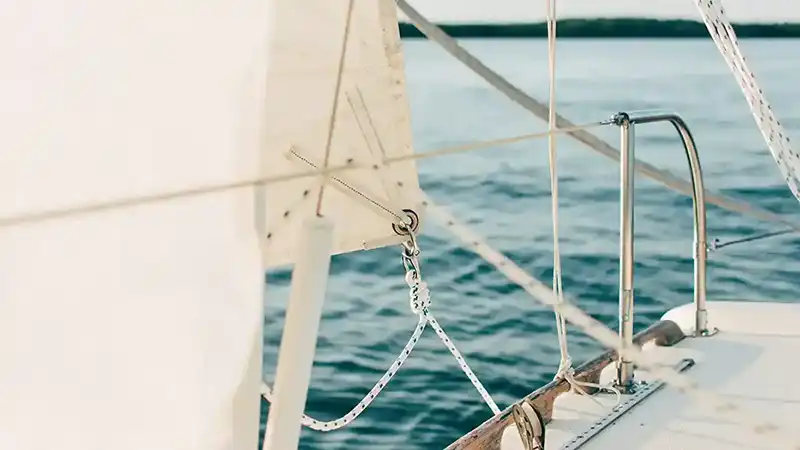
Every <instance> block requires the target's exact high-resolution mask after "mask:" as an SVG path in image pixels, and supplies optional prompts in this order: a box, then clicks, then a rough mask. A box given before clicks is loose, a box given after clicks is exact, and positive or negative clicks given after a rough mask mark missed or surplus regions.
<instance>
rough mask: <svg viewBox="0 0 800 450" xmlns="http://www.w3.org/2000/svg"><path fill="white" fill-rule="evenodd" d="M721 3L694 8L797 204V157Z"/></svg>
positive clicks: (705, 1)
mask: <svg viewBox="0 0 800 450" xmlns="http://www.w3.org/2000/svg"><path fill="white" fill-rule="evenodd" d="M722 3H723V2H722V0H697V6H698V8H699V10H700V14H701V15H702V17H703V21H704V22H705V24H706V27H707V28H708V31H709V33H710V34H711V38H712V39H713V40H714V43H715V44H716V46H717V49H718V50H719V52H720V53H721V54H722V56H723V58H725V62H726V63H727V64H728V68H729V69H730V70H731V73H733V76H734V77H735V78H736V81H737V82H738V83H739V87H740V88H741V89H742V92H743V93H744V96H745V98H746V99H747V103H748V105H749V106H750V111H751V112H752V114H753V118H754V119H755V121H756V124H757V125H758V128H759V130H760V131H761V134H762V136H763V137H764V140H765V141H766V142H767V146H768V147H769V150H770V152H771V153H772V156H773V158H775V161H776V162H777V164H778V168H779V169H780V171H781V174H782V175H783V178H784V180H785V181H786V184H787V185H788V186H789V189H791V191H792V194H794V196H795V198H797V199H798V200H800V154H798V153H797V152H796V151H795V150H794V149H793V148H792V145H791V141H790V139H789V136H788V135H787V134H786V130H784V128H783V126H782V125H781V122H780V121H779V120H778V119H777V118H776V117H775V114H774V113H773V111H772V107H771V106H770V104H769V103H768V102H767V100H766V98H765V97H764V92H763V91H762V90H761V88H760V87H759V85H758V83H757V81H756V77H755V74H754V73H753V71H752V70H750V68H749V67H748V66H747V62H746V60H745V57H744V55H743V54H742V51H741V49H740V48H739V43H738V40H737V38H736V33H735V32H734V30H733V26H731V22H730V21H729V20H728V18H727V16H726V15H725V10H724V8H723V5H722Z"/></svg>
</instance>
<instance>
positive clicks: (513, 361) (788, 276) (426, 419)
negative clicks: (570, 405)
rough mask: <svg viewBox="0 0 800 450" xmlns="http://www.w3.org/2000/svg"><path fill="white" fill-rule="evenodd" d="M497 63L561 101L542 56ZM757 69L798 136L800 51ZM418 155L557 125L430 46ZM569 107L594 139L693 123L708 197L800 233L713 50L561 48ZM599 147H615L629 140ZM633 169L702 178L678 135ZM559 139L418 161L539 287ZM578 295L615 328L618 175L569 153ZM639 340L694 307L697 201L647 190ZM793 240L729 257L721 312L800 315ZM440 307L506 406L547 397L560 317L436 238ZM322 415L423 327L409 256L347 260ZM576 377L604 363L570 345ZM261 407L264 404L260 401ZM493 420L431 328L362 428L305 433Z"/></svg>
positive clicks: (278, 325)
mask: <svg viewBox="0 0 800 450" xmlns="http://www.w3.org/2000/svg"><path fill="white" fill-rule="evenodd" d="M466 46H467V48H468V49H470V50H472V51H474V52H475V53H476V54H477V55H478V56H480V57H481V58H483V59H484V60H485V61H486V62H487V63H488V65H489V66H491V67H493V68H495V69H496V70H498V71H499V72H500V73H501V74H503V75H505V76H507V77H508V78H509V79H510V80H512V81H513V82H514V83H517V84H518V85H520V86H522V87H524V89H525V90H527V91H528V92H529V93H531V94H532V95H533V96H535V97H537V98H539V99H546V98H547V90H548V87H547V51H546V43H545V41H543V40H531V41H525V40H515V41H503V40H491V41H480V40H473V41H467V42H466ZM743 47H744V51H745V52H746V53H747V54H748V55H749V62H750V64H751V66H752V68H753V69H754V70H755V72H756V74H757V76H758V77H759V80H760V83H761V84H762V87H763V89H764V91H765V93H766V95H767V97H768V99H769V100H770V101H771V102H772V104H773V108H774V110H775V111H776V114H777V116H778V118H779V119H780V120H781V121H782V123H783V124H784V125H785V126H786V127H787V128H788V129H789V131H790V133H791V132H792V131H794V135H795V136H797V131H798V128H800V101H798V99H800V88H799V87H798V84H797V73H798V71H800V42H797V41H792V40H781V41H770V40H748V41H744V43H743ZM404 48H405V52H406V66H407V70H406V72H407V79H408V89H409V97H410V102H411V107H412V112H413V116H412V117H413V129H414V138H415V142H416V148H417V151H420V152H424V151H426V150H430V149H435V148H439V147H443V146H449V145H454V144H460V143H466V142H470V141H473V140H477V139H493V138H500V137H506V136H511V135H516V134H524V133H531V132H535V131H542V130H544V129H545V128H546V124H545V123H544V122H542V121H541V120H539V119H537V118H535V117H533V116H531V115H530V114H529V113H527V112H526V111H524V110H522V109H521V108H520V107H518V106H516V105H515V104H513V103H510V102H509V101H507V100H506V99H505V98H504V97H503V96H502V95H500V94H498V93H496V92H494V91H493V90H492V89H491V88H489V87H488V86H487V85H486V84H485V83H484V82H483V81H482V80H480V79H479V78H478V77H477V76H475V75H472V74H471V73H470V72H468V71H467V70H466V69H465V68H463V67H462V66H460V65H459V63H458V62H456V61H454V60H452V59H451V58H449V57H448V55H446V54H445V53H444V52H443V51H441V50H440V49H439V48H438V47H436V46H435V45H434V44H432V43H430V42H424V41H413V42H406V43H405V44H404ZM558 74H559V75H558V78H559V80H558V93H557V98H558V109H559V111H560V112H561V113H562V114H564V115H565V116H566V117H568V118H570V119H571V120H573V121H575V122H577V123H582V122H589V121H594V120H600V119H604V118H607V117H608V116H609V115H610V114H612V113H614V112H617V111H621V110H629V111H630V110H645V109H667V110H674V111H676V112H678V113H680V114H682V115H683V116H684V118H685V119H686V120H687V122H688V123H689V125H690V126H691V127H692V130H693V132H694V135H695V138H696V140H697V142H698V146H699V149H700V152H701V160H702V164H703V169H704V171H705V176H706V182H707V186H708V188H709V189H711V190H714V191H720V192H723V193H725V194H728V195H731V196H735V197H738V198H741V199H744V200H747V201H749V202H752V203H754V204H757V205H759V206H761V207H763V208H766V209H770V210H772V211H775V212H780V213H785V214H788V215H792V216H793V217H797V213H798V212H800V207H798V204H797V201H796V200H794V198H793V197H792V196H791V194H790V193H789V190H788V188H787V187H786V186H785V185H784V184H783V182H782V178H781V177H780V174H779V172H778V169H777V166H776V165H775V163H774V161H773V160H772V158H771V157H770V155H769V153H768V151H767V149H766V146H765V145H764V143H763V141H762V138H761V136H760V134H759V132H758V130H757V128H756V126H755V123H754V121H753V119H752V117H751V116H750V113H749V110H748V108H747V103H746V102H745V100H744V97H743V96H742V94H741V92H740V91H739V89H738V86H737V84H736V82H735V81H734V79H733V77H732V76H731V75H730V73H729V72H728V70H727V67H726V66H725V64H724V62H723V60H722V58H721V57H720V56H719V55H718V54H717V51H716V49H715V48H714V46H713V44H712V43H711V41H710V40H684V41H669V40H571V41H570V40H565V41H562V42H561V43H560V44H559V46H558ZM598 133H599V134H600V135H601V136H602V137H603V138H605V139H606V140H608V141H609V142H611V143H614V144H615V146H616V142H617V131H616V129H613V128H609V129H601V130H599V131H598ZM637 144H638V146H637V153H638V154H637V156H638V157H639V158H641V159H643V160H645V161H648V162H650V163H653V164H655V165H657V166H659V167H662V168H666V169H669V170H672V171H673V172H675V173H678V174H681V175H682V176H684V177H685V178H688V169H687V163H686V160H685V157H684V155H683V151H682V148H681V147H680V144H679V142H678V141H677V140H676V137H675V134H674V131H673V130H672V129H671V128H670V127H669V126H668V125H663V124H656V125H648V126H646V127H640V128H639V129H638V130H637ZM546 145H547V144H546V141H544V140H539V141H529V142H524V143H520V144H516V145H512V146H508V147H503V148H497V149H491V150H483V151H478V152H471V153H466V154H460V155H457V156H449V157H444V158H439V159H434V160H425V161H422V162H421V163H420V165H419V166H420V181H421V184H422V186H423V188H424V189H425V190H426V191H427V192H428V193H429V194H430V195H431V196H432V197H433V198H434V199H435V200H436V201H438V202H439V203H441V204H446V205H448V206H449V207H450V209H451V211H453V212H455V213H456V214H457V216H458V217H459V218H460V219H461V220H463V221H466V222H467V223H468V224H469V225H470V226H471V227H473V228H474V229H475V230H477V231H478V232H480V233H481V234H483V235H484V236H487V237H488V238H489V240H490V242H491V243H492V244H493V245H494V246H495V247H496V248H498V249H499V250H501V251H503V252H505V253H506V254H507V255H509V256H510V257H511V258H512V259H513V260H515V261H516V262H517V263H518V264H520V265H521V266H522V267H523V268H524V269H526V270H527V271H528V272H529V273H531V274H532V275H534V276H536V277H538V278H539V279H540V280H544V281H546V282H547V281H548V280H550V279H551V277H552V272H551V267H552V256H553V255H552V231H551V222H550V221H551V216H550V196H549V179H548V169H547V167H548V166H547V149H546ZM559 145H560V147H559V148H560V150H559V172H560V175H561V176H560V179H561V181H560V200H561V202H560V221H561V252H562V264H563V272H564V288H565V291H566V293H567V295H569V296H570V297H571V298H573V299H575V301H576V302H577V304H578V305H579V306H580V307H581V308H583V309H584V310H585V311H587V312H588V313H590V314H591V315H592V316H594V317H595V318H597V319H599V320H601V321H603V322H604V323H606V324H607V325H609V326H611V327H616V321H617V316H616V313H617V304H616V303H617V293H616V289H617V280H618V270H617V252H618V242H617V240H618V231H617V230H618V223H619V219H618V189H617V183H618V172H617V167H616V165H615V163H613V162H612V161H611V160H609V159H606V158H605V157H603V156H600V155H598V154H596V153H594V152H592V151H591V150H589V149H587V148H585V147H583V146H582V144H579V143H577V142H575V141H572V140H570V139H569V138H561V139H560V140H559ZM635 214H636V217H635V220H636V294H637V295H636V322H635V323H636V329H637V330H639V329H642V328H643V327H645V326H646V325H647V324H649V323H651V322H652V321H654V320H657V319H658V318H659V317H660V315H661V314H662V313H664V312H665V311H666V310H667V309H669V308H671V307H674V306H677V305H680V304H683V303H687V302H690V301H691V291H692V260H691V243H692V219H691V200H690V199H689V198H687V197H683V196H681V195H679V194H676V193H673V192H671V191H669V190H667V189H666V188H664V187H662V186H661V185H658V184H655V183H654V182H651V181H649V180H647V179H644V178H641V177H640V178H637V186H636V211H635ZM708 223H709V235H710V237H711V238H720V239H721V240H723V241H725V240H729V239H735V238H741V237H745V236H748V235H752V234H755V233H759V232H765V231H770V230H773V229H777V228H779V227H777V226H775V225H772V224H767V223H761V222H758V221H755V220H753V219H750V218H747V217H742V216H740V215H737V214H734V213H728V212H725V211H722V210H720V209H718V208H716V207H713V206H711V207H709V211H708ZM798 243H800V240H798V239H797V238H795V237H782V238H774V239H770V240H764V241H759V242H754V243H748V244H742V245H741V246H733V247H730V248H726V249H725V250H723V251H721V252H719V253H715V254H713V256H712V260H711V262H710V266H709V282H708V291H709V297H710V298H711V299H734V298H735V299H740V298H746V299H750V300H756V301H757V300H766V299H779V300H782V301H795V299H797V298H798V297H797V295H796V291H797V280H798V278H797V271H796V269H795V268H796V265H795V259H794V258H793V256H794V252H795V251H796V249H797V246H798ZM421 248H422V250H423V255H424V260H423V268H424V271H425V274H426V276H427V279H428V283H429V285H430V288H431V292H432V298H433V306H432V310H433V312H434V313H435V314H436V315H437V318H438V319H439V321H440V322H441V323H442V325H443V326H444V328H445V330H446V331H447V332H448V333H449V334H450V335H451V337H452V338H453V339H454V341H455V342H456V344H457V346H458V347H459V349H460V350H461V351H462V352H463V353H464V354H465V356H466V358H467V360H468V361H469V363H470V364H471V366H472V368H473V369H474V370H475V372H476V373H477V375H478V376H479V378H480V379H481V380H482V381H483V383H484V384H485V385H486V387H487V389H488V390H489V392H490V393H491V394H492V395H493V397H494V399H495V401H497V402H498V404H499V405H500V407H501V408H502V407H505V406H506V405H508V404H509V403H511V402H513V401H515V400H516V399H518V398H519V397H521V396H524V395H525V394H527V393H529V392H530V391H532V390H533V389H535V388H537V387H539V386H540V385H542V384H544V383H546V382H547V381H549V380H550V379H551V378H552V376H553V374H554V372H555V370H556V368H557V364H558V360H559V351H558V344H557V341H556V335H555V324H554V320H553V315H552V313H551V312H550V311H548V310H546V309H545V308H543V307H541V306H539V304H537V302H536V301H534V300H533V299H531V298H529V297H527V296H526V295H525V294H524V293H523V292H521V290H520V289H519V288H517V287H516V286H513V285H511V284H509V283H508V282H507V281H506V279H505V278H504V277H503V276H502V275H500V274H499V273H497V272H496V271H495V270H494V269H493V268H492V267H491V266H489V265H488V264H486V263H484V262H483V261H482V260H481V259H480V258H478V257H477V256H475V255H474V254H472V253H470V252H469V251H466V250H464V249H463V248H462V246H461V245H460V243H459V242H458V241H457V240H456V239H454V238H453V237H451V236H449V235H448V234H447V233H446V232H444V231H443V230H442V229H441V228H439V227H437V226H436V225H435V224H434V223H430V224H429V226H428V227H427V228H426V230H425V235H424V237H423V238H422V240H421ZM331 270H332V273H331V280H330V287H329V291H328V297H327V301H326V304H325V312H324V316H323V319H322V326H321V331H320V339H319V345H318V347H317V355H316V361H315V365H314V371H313V377H312V382H311V389H310V393H309V399H308V404H307V413H309V414H311V415H313V416H315V417H317V418H319V419H323V420H331V419H333V418H337V417H339V416H341V415H343V414H345V413H346V412H348V411H349V410H350V408H351V407H353V406H354V405H355V404H356V402H358V401H359V400H360V399H361V398H362V396H363V395H364V394H365V393H366V392H367V391H368V389H369V388H370V387H371V386H372V384H373V383H374V382H375V381H377V379H378V378H379V377H380V376H381V375H382V374H383V371H384V370H386V368H387V367H388V366H389V365H390V364H391V362H392V361H393V360H394V358H395V357H396V355H397V353H398V352H399V351H400V349H401V348H402V346H403V345H404V343H405V341H406V340H407V339H408V337H409V335H410V333H411V331H412V329H413V327H414V324H415V323H416V318H415V317H414V316H413V315H412V314H411V313H410V311H409V309H408V300H407V292H406V290H405V289H404V283H403V279H402V275H403V270H402V266H401V264H400V259H399V254H398V249H396V248H388V249H382V250H377V251H371V252H366V253H360V254H351V255H344V256H339V257H335V258H334V260H333V266H332V269H331ZM288 279H289V277H288V274H286V273H277V274H273V275H272V276H271V277H269V281H270V282H271V283H272V284H271V285H270V286H269V288H268V289H269V290H268V302H267V305H266V308H267V310H266V330H267V331H266V335H265V355H264V356H265V360H264V361H265V367H264V371H265V377H266V379H267V380H273V375H274V369H275V360H276V355H277V348H278V343H279V341H280V333H281V330H282V320H283V315H284V313H285V305H286V294H287V287H286V285H287V283H288ZM569 344H570V350H571V353H572V355H573V357H574V359H575V360H576V362H578V363H579V362H582V361H584V360H586V359H588V358H589V357H591V356H592V355H593V354H594V353H595V352H597V351H598V350H599V349H600V347H599V346H598V345H597V344H595V343H594V342H593V341H592V340H591V339H590V338H588V337H586V336H584V335H582V334H581V333H580V332H578V331H576V330H574V329H570V336H569ZM264 410H266V406H265V405H264ZM489 416H490V411H489V409H488V408H487V407H486V406H485V405H484V404H483V403H482V402H481V399H480V397H479V396H478V394H477V392H476V391H475V390H474V388H473V387H472V386H471V385H470V383H469V381H468V380H467V378H466V377H465V376H464V374H463V373H461V371H460V370H459V368H458V365H457V364H456V362H455V360H454V359H453V358H452V356H451V355H450V354H449V353H448V351H447V349H446V348H445V346H444V345H443V344H442V343H441V342H440V341H439V340H438V338H437V337H436V336H435V335H434V334H433V332H432V331H431V330H428V331H427V332H426V334H425V335H424V336H423V339H422V340H421V341H420V343H419V345H418V347H417V349H416V350H415V352H414V353H413V354H412V356H411V358H410V359H409V361H408V363H407V364H406V365H405V366H404V367H403V368H402V369H401V370H400V372H399V373H398V375H397V377H396V378H395V379H394V380H393V381H392V383H391V384H390V385H389V387H388V388H387V389H386V390H385V391H384V392H383V394H382V395H381V396H380V397H379V398H378V399H377V400H376V401H375V402H374V403H373V404H372V406H371V407H370V408H369V409H368V410H367V411H366V412H365V413H364V414H363V415H362V416H361V417H360V418H359V419H357V420H356V421H355V422H354V423H353V424H351V425H350V426H349V427H347V428H345V429H342V430H339V431H334V432H331V433H318V432H313V431H309V430H304V431H303V435H302V443H301V448H304V449H435V448H443V447H444V446H446V445H448V444H449V443H451V442H452V441H454V440H455V439H457V438H459V437H460V436H461V435H463V434H464V433H466V432H468V431H469V430H471V429H472V428H474V427H475V426H477V425H478V424H480V423H481V422H483V421H484V420H485V419H487V418H488V417H489Z"/></svg>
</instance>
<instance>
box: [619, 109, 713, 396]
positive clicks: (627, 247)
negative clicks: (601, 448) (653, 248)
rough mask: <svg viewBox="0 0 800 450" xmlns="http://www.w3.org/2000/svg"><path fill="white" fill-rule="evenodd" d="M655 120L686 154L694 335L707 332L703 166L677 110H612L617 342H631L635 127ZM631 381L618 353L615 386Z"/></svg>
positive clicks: (629, 365)
mask: <svg viewBox="0 0 800 450" xmlns="http://www.w3.org/2000/svg"><path fill="white" fill-rule="evenodd" d="M655 122H669V123H671V124H672V125H673V126H674V127H675V130H676V131H677V132H678V134H679V136H680V138H681V141H682V142H683V148H684V150H685V153H686V158H687V159H688V161H689V170H690V172H691V182H692V204H693V209H694V248H693V257H694V305H695V329H694V333H693V334H694V335H695V336H705V335H707V334H708V312H707V309H706V260H707V256H708V254H707V253H708V246H707V242H706V239H707V238H706V236H707V232H706V204H705V188H704V186H703V170H702V168H701V167H700V157H699V155H698V153H697V145H695V142H694V138H693V137H692V133H691V131H689V127H688V126H687V125H686V122H685V121H684V120H683V119H682V118H681V117H680V116H679V115H677V114H650V115H632V114H628V113H625V112H620V113H618V114H615V115H614V116H613V117H612V118H611V120H609V121H608V123H609V124H611V125H616V126H618V127H619V129H620V238H619V239H620V251H619V336H620V346H623V347H627V346H632V345H633V307H634V294H633V259H634V251H633V250H634V245H633V241H634V240H633V230H634V224H633V206H634V195H633V192H634V161H635V157H634V148H635V132H634V131H635V128H636V126H637V125H644V124H647V123H655ZM632 381H633V363H632V362H630V361H628V360H626V359H624V358H622V357H621V356H620V357H619V359H618V361H617V379H616V384H617V387H618V388H620V389H623V390H630V388H631V386H632Z"/></svg>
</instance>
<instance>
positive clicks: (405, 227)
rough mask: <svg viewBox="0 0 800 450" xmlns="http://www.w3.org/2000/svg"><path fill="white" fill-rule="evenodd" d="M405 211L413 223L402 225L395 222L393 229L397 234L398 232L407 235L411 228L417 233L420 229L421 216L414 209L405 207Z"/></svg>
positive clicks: (400, 234)
mask: <svg viewBox="0 0 800 450" xmlns="http://www.w3.org/2000/svg"><path fill="white" fill-rule="evenodd" d="M403 212H404V213H406V216H408V218H409V219H411V224H410V225H405V224H402V225H400V224H396V223H393V224H392V231H394V232H395V234H397V235H398V236H407V235H408V231H409V230H411V232H412V233H416V232H417V230H418V229H419V216H418V215H417V213H416V212H414V210H412V209H404V210H403Z"/></svg>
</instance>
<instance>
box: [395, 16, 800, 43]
mask: <svg viewBox="0 0 800 450" xmlns="http://www.w3.org/2000/svg"><path fill="white" fill-rule="evenodd" d="M732 25H733V28H734V30H735V31H736V35H737V37H738V38H739V39H753V38H772V39H793V38H800V23H734V24H732ZM439 26H440V27H441V28H442V29H443V30H444V31H445V32H446V33H447V34H449V35H450V36H452V37H454V38H459V39H474V38H480V39H531V38H547V24H546V23H545V22H532V23H442V24H439ZM399 28H400V37H401V39H426V38H425V36H424V35H422V33H421V32H420V31H419V30H417V28H416V27H415V26H414V25H412V24H411V23H408V22H400V24H399ZM557 33H558V38H559V39H562V38H563V39H597V38H613V39H640V38H657V39H698V38H708V37H709V33H708V29H707V28H706V26H705V24H704V23H703V22H700V21H695V20H681V19H670V20H661V19H639V18H608V19H605V18H604V19H562V20H559V21H558V30H557Z"/></svg>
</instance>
